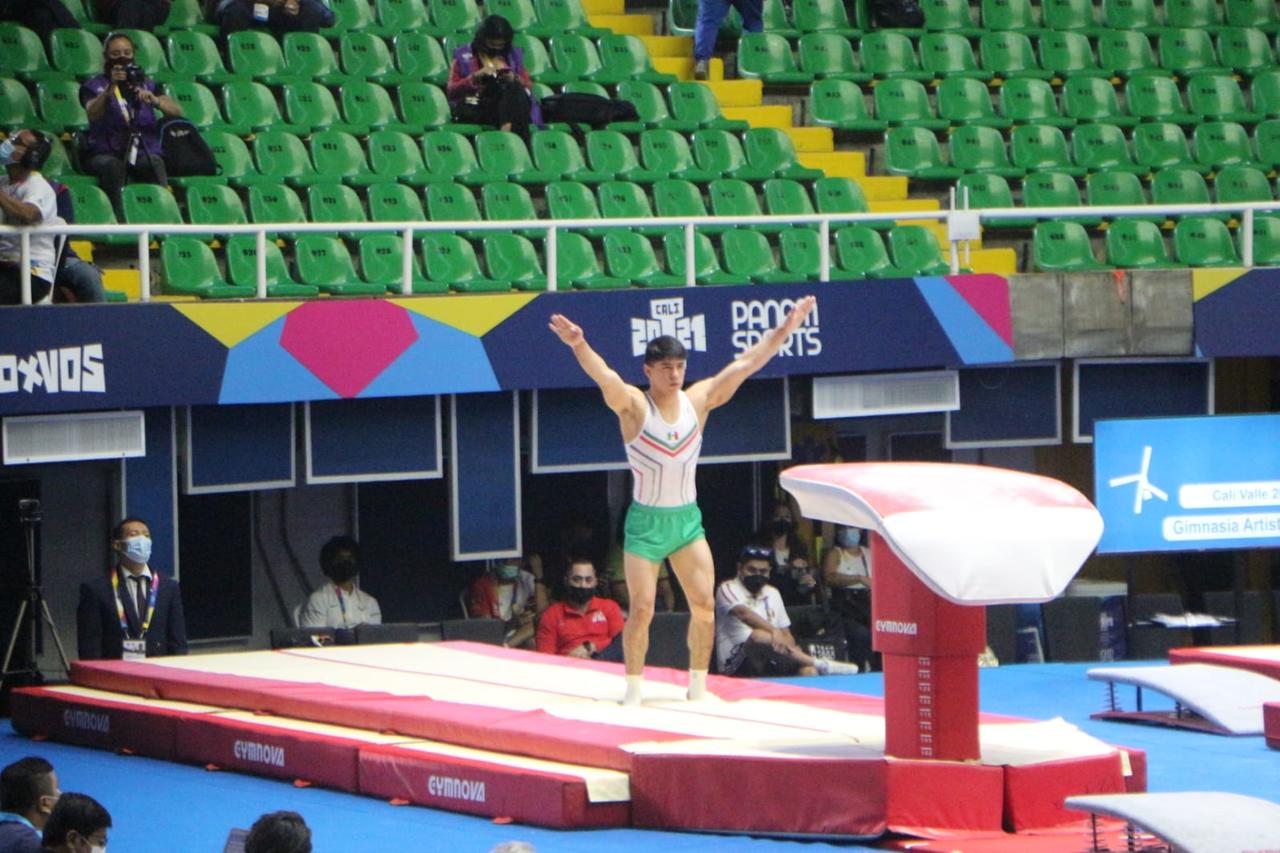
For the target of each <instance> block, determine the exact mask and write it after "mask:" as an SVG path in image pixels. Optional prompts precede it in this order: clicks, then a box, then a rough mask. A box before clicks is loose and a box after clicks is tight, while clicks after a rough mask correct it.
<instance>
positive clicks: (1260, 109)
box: [1249, 68, 1280, 118]
mask: <svg viewBox="0 0 1280 853" xmlns="http://www.w3.org/2000/svg"><path fill="white" fill-rule="evenodd" d="M1249 96H1250V98H1251V99H1252V101H1253V109H1254V111H1255V112H1257V113H1259V114H1261V115H1265V116H1269V117H1271V118H1280V68H1273V69H1271V70H1269V71H1263V72H1262V73H1261V74H1257V75H1255V76H1254V78H1253V84H1252V85H1251V86H1250V87H1249Z"/></svg>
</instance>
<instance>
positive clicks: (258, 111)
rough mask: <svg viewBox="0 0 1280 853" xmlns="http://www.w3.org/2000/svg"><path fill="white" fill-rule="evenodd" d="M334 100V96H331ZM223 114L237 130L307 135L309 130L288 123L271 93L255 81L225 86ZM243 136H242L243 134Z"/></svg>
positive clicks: (223, 90)
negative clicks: (279, 131) (273, 131)
mask: <svg viewBox="0 0 1280 853" xmlns="http://www.w3.org/2000/svg"><path fill="white" fill-rule="evenodd" d="M330 98H331V99H332V95H331V96H330ZM222 114H223V116H225V117H226V121H227V124H229V125H231V126H232V127H233V128H236V129H237V132H239V129H241V128H244V129H252V130H284V131H288V132H289V133H306V132H308V131H309V130H310V128H309V127H303V126H301V125H297V124H288V123H286V122H285V120H284V116H282V115H281V114H280V108H279V107H278V106H277V105H276V99H275V96H274V95H273V94H271V90H270V89H268V88H267V87H266V86H264V85H262V84H261V83H259V82H257V81H256V80H232V81H231V82H229V83H227V84H226V85H225V86H223V87H222ZM242 135H243V134H242Z"/></svg>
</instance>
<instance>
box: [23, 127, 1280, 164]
mask: <svg viewBox="0 0 1280 853" xmlns="http://www.w3.org/2000/svg"><path fill="white" fill-rule="evenodd" d="M1253 146H1254V150H1255V151H1257V154H1258V158H1257V159H1258V162H1259V163H1261V164H1262V165H1263V166H1264V167H1266V168H1268V169H1277V168H1280V120H1277V119H1267V120H1266V121H1260V122H1258V123H1257V125H1255V126H1254V128H1253ZM46 168H47V167H46Z"/></svg>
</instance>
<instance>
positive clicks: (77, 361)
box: [0, 344, 107, 394]
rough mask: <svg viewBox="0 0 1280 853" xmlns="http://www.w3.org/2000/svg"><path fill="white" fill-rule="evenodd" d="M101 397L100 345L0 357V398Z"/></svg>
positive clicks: (103, 385) (104, 382) (103, 386)
mask: <svg viewBox="0 0 1280 853" xmlns="http://www.w3.org/2000/svg"><path fill="white" fill-rule="evenodd" d="M37 388H41V389H43V390H44V392H45V393H46V394H65V393H89V394H105V393H106V391H107V375H106V371H105V369H104V366H103V364H102V344H85V345H84V346H81V347H60V348H58V349H47V350H37V351H36V352H33V353H31V354H30V355H26V356H19V355H17V354H15V353H0V394H16V393H17V392H18V391H23V392H25V393H27V394H33V393H35V390H36V389H37Z"/></svg>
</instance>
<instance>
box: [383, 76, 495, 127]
mask: <svg viewBox="0 0 1280 853" xmlns="http://www.w3.org/2000/svg"><path fill="white" fill-rule="evenodd" d="M396 98H397V99H398V100H399V102H400V115H402V116H406V117H412V118H413V124H412V126H413V127H415V128H417V127H422V128H423V129H424V132H425V131H432V130H452V131H455V132H457V133H464V134H465V133H479V132H480V131H481V130H483V129H484V128H483V126H481V125H478V124H461V123H455V122H454V121H453V116H452V115H451V114H450V111H449V102H448V101H447V100H446V99H445V96H444V90H443V89H441V88H440V87H439V86H437V85H435V84H434V83H424V82H416V81H415V82H413V83H401V84H400V85H399V86H397V87H396ZM416 132H417V131H415V133H416Z"/></svg>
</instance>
